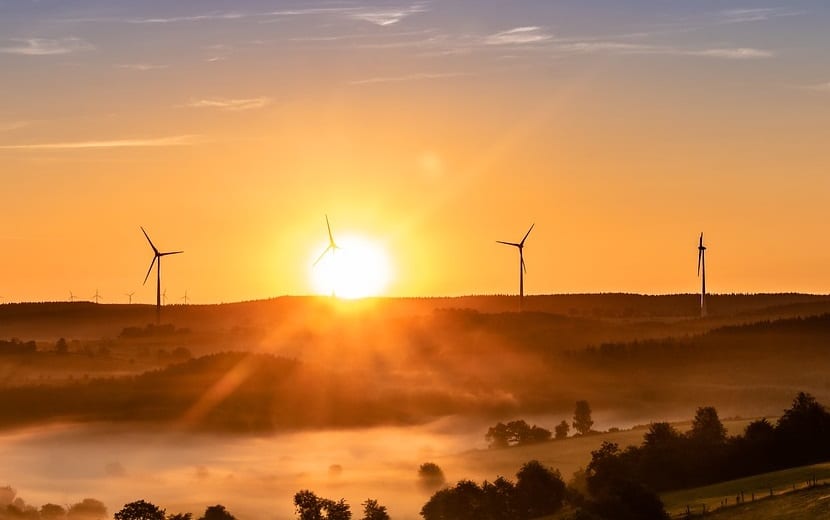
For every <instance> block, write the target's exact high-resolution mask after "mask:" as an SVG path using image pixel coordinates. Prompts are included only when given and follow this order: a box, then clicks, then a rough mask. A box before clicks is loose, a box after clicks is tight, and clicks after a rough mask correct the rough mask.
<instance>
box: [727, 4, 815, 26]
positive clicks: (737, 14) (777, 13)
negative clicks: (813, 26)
mask: <svg viewBox="0 0 830 520" xmlns="http://www.w3.org/2000/svg"><path fill="white" fill-rule="evenodd" d="M800 14H802V13H801V12H800V11H792V10H789V9H782V8H779V7H760V8H752V9H727V10H724V11H721V12H720V13H719V20H720V23H746V22H764V21H767V20H770V19H772V18H781V17H785V16H797V15H800Z"/></svg>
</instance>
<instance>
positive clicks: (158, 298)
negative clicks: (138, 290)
mask: <svg viewBox="0 0 830 520" xmlns="http://www.w3.org/2000/svg"><path fill="white" fill-rule="evenodd" d="M141 232H142V233H144V237H145V238H146V239H147V242H149V243H150V247H152V248H153V261H152V262H150V268H149V269H147V275H146V276H145V277H144V282H143V284H142V285H144V284H146V283H147V278H149V277H150V273H151V272H152V271H153V264H155V263H156V262H158V265H157V266H156V323H158V322H160V320H161V257H163V256H167V255H178V254H181V253H184V251H167V252H164V253H163V252H161V251H159V250H158V248H157V247H156V246H155V244H153V241H152V240H150V236H149V235H148V234H147V232H146V231H144V228H143V227H142V228H141ZM166 294H167V293H166V291H165V298H166V297H167V296H166Z"/></svg>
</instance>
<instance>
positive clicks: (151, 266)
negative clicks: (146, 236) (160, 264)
mask: <svg viewBox="0 0 830 520" xmlns="http://www.w3.org/2000/svg"><path fill="white" fill-rule="evenodd" d="M157 259H158V255H155V256H154V257H153V261H152V262H150V268H149V269H147V276H145V277H144V281H143V282H141V285H144V284H146V283H147V278H150V273H151V272H153V266H154V265H155V263H156V260H157Z"/></svg>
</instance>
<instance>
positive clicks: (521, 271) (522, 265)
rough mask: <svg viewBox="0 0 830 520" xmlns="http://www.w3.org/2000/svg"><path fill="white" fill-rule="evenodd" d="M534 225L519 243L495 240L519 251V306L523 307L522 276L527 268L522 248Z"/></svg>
mask: <svg viewBox="0 0 830 520" xmlns="http://www.w3.org/2000/svg"><path fill="white" fill-rule="evenodd" d="M535 225H536V224H535V223H533V224H531V226H530V229H528V230H527V233H525V236H524V238H522V241H521V242H519V243H516V242H502V241H501V240H496V242H498V243H499V244H504V245H506V246H513V247H515V248H517V249H518V250H519V305H520V306H522V307H523V306H524V302H525V277H524V274H525V273H526V272H527V266H526V265H525V258H524V253H523V250H524V247H525V240H527V237H528V235H530V232H531V231H533V226H535Z"/></svg>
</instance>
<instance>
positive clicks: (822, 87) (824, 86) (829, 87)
mask: <svg viewBox="0 0 830 520" xmlns="http://www.w3.org/2000/svg"><path fill="white" fill-rule="evenodd" d="M803 88H805V89H807V90H814V91H816V92H830V81H828V82H827V83H819V84H818V85H807V86H806V87H803Z"/></svg>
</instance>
